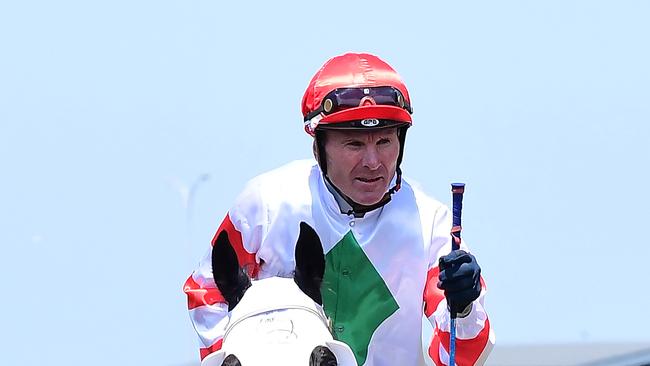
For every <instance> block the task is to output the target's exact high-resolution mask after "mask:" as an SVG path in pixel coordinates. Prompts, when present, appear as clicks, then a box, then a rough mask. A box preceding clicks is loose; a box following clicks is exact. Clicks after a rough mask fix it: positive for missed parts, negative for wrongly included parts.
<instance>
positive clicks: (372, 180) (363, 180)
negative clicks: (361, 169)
mask: <svg viewBox="0 0 650 366" xmlns="http://www.w3.org/2000/svg"><path fill="white" fill-rule="evenodd" d="M357 179H358V180H360V181H362V182H364V183H374V182H377V181H379V180H380V179H381V177H375V178H363V177H357Z"/></svg>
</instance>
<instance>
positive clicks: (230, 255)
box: [212, 230, 251, 310]
mask: <svg viewBox="0 0 650 366" xmlns="http://www.w3.org/2000/svg"><path fill="white" fill-rule="evenodd" d="M212 276H213V277H214V282H215V284H216V285H217V288H218V289H219V291H220V292H221V295H223V297H224V299H226V301H227V302H228V310H232V309H233V308H234V307H235V306H236V305H237V304H238V303H239V300H241V298H242V297H243V296H244V292H246V289H248V288H249V287H250V286H251V279H250V278H249V277H248V275H247V274H246V272H245V271H244V270H243V269H241V268H240V267H239V262H238V261H237V253H236V252H235V249H233V247H232V245H231V244H230V240H228V233H227V232H226V231H225V230H222V231H221V233H220V234H219V236H218V237H217V240H215V242H214V245H213V246H212Z"/></svg>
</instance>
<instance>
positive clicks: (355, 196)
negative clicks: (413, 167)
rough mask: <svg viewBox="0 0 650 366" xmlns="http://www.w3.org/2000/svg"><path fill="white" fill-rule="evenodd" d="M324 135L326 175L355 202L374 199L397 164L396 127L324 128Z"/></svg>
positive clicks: (379, 196) (384, 189) (373, 201)
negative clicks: (365, 128)
mask: <svg viewBox="0 0 650 366" xmlns="http://www.w3.org/2000/svg"><path fill="white" fill-rule="evenodd" d="M324 135H325V136H323V137H324V138H325V142H324V146H325V152H326V160H327V176H328V177H329V179H330V181H331V182H332V184H334V186H335V187H336V188H338V189H339V190H340V191H341V192H342V193H343V194H344V195H346V196H347V197H348V198H350V199H351V200H352V201H354V202H356V203H358V204H361V205H366V206H368V205H373V204H376V203H378V202H379V201H380V200H381V199H382V198H383V197H384V194H386V192H387V191H388V188H389V185H390V182H391V179H392V178H393V176H394V175H395V170H396V168H397V157H398V155H399V139H398V137H397V128H386V129H379V130H371V131H359V130H328V131H326V133H325V134H324Z"/></svg>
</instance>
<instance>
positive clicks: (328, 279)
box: [322, 231, 399, 365]
mask: <svg viewBox="0 0 650 366" xmlns="http://www.w3.org/2000/svg"><path fill="white" fill-rule="evenodd" d="M325 260H326V265H325V275H324V278H323V286H322V295H323V307H324V308H325V313H326V314H327V316H329V317H330V319H331V320H332V330H333V333H334V337H335V338H336V339H337V340H340V341H343V342H345V343H347V344H348V345H349V346H350V348H352V351H354V356H355V357H356V359H357V363H358V364H359V365H363V363H364V362H365V361H366V358H367V357H368V344H370V338H371V337H372V334H373V333H374V332H375V330H376V329H377V328H378V327H379V325H380V324H381V323H382V322H383V321H384V320H386V319H387V318H388V317H389V316H391V315H392V314H393V313H394V312H395V311H397V309H399V306H398V305H397V301H395V298H394V297H393V295H392V294H391V292H390V290H389V289H388V286H386V283H385V282H384V280H383V278H381V276H380V275H379V273H378V272H377V270H376V269H375V267H374V266H373V265H372V263H371V262H370V260H369V259H368V257H367V256H366V253H364V251H363V249H361V247H360V246H359V243H358V242H357V240H356V238H355V237H354V235H353V234H352V232H351V231H349V232H348V233H347V234H345V236H344V237H343V238H342V239H341V240H340V241H339V242H338V243H336V245H335V246H334V247H333V248H332V250H330V251H329V252H328V253H327V255H326V256H325Z"/></svg>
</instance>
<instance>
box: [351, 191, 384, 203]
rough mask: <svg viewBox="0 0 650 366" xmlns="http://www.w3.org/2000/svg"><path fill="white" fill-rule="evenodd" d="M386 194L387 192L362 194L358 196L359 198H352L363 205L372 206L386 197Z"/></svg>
mask: <svg viewBox="0 0 650 366" xmlns="http://www.w3.org/2000/svg"><path fill="white" fill-rule="evenodd" d="M384 194H385V192H382V193H381V194H361V195H358V196H357V197H356V198H357V199H355V198H353V199H352V200H353V201H354V202H356V203H358V204H360V205H363V206H372V205H374V204H377V203H379V201H381V199H382V198H384Z"/></svg>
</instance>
